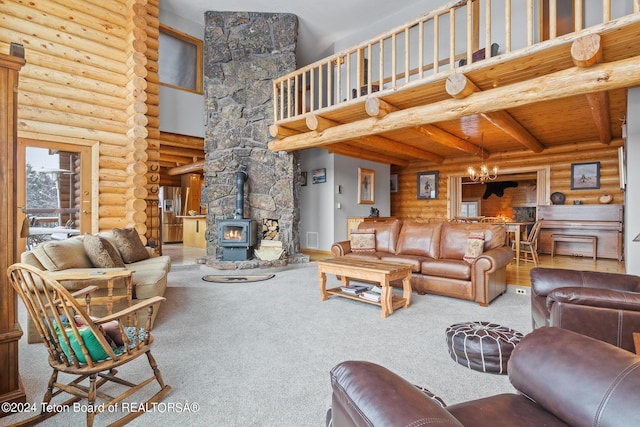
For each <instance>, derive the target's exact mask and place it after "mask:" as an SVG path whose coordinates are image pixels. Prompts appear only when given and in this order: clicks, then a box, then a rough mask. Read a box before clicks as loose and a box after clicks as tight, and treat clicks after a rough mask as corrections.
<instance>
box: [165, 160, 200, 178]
mask: <svg viewBox="0 0 640 427" xmlns="http://www.w3.org/2000/svg"><path fill="white" fill-rule="evenodd" d="M203 169H204V160H199V161H197V162H193V163H189V164H188V165H182V166H176V167H175V168H171V169H169V170H168V171H167V175H184V174H185V173H192V172H202V170H203Z"/></svg>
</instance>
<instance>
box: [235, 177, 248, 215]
mask: <svg viewBox="0 0 640 427" xmlns="http://www.w3.org/2000/svg"><path fill="white" fill-rule="evenodd" d="M246 180H247V173H246V172H245V171H244V170H241V171H240V172H236V210H235V212H234V213H233V218H234V219H242V218H244V182H245V181H246Z"/></svg>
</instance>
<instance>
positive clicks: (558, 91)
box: [269, 56, 640, 151]
mask: <svg viewBox="0 0 640 427" xmlns="http://www.w3.org/2000/svg"><path fill="white" fill-rule="evenodd" d="M638 84H640V67H638V58H637V57H636V56H633V57H629V58H625V59H620V60H617V61H611V62H606V63H603V64H597V65H594V66H592V67H589V68H586V69H585V68H579V67H573V68H569V69H566V70H560V71H556V72H554V73H551V74H546V75H543V76H539V77H535V78H532V79H529V80H526V81H523V82H520V83H514V84H510V85H507V86H498V87H496V88H493V89H490V90H486V91H482V92H475V93H473V94H472V95H470V96H468V97H466V98H464V99H449V100H443V101H440V102H436V103H432V104H425V105H419V106H416V107H411V108H405V109H402V110H400V111H396V112H394V113H389V114H388V115H386V116H385V117H382V118H380V119H378V118H374V117H372V118H368V119H362V120H358V121H355V122H351V123H345V124H342V125H340V126H336V127H333V128H330V129H327V130H325V131H323V132H307V133H303V134H299V135H294V136H290V137H287V138H285V139H282V140H273V141H271V142H269V149H270V150H272V151H295V150H303V149H305V148H312V147H322V146H324V145H327V144H333V143H336V142H342V141H347V140H350V139H354V138H359V137H362V136H366V135H375V134H378V133H384V132H391V131H395V130H400V129H407V128H411V127H415V126H419V125H424V124H432V123H437V122H444V121H450V120H456V119H459V118H461V117H466V116H471V115H473V114H482V113H490V112H495V111H500V110H506V109H509V108H516V107H523V106H525V105H530V104H534V103H538V102H545V101H550V100H555V99H560V98H568V97H571V96H576V95H586V94H588V93H595V92H602V91H607V90H609V91H610V90H614V89H622V88H626V87H633V86H637V85H638ZM514 94H517V95H518V96H514Z"/></svg>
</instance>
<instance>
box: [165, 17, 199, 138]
mask: <svg viewBox="0 0 640 427" xmlns="http://www.w3.org/2000/svg"><path fill="white" fill-rule="evenodd" d="M202 20H203V21H204V16H203V17H202ZM160 22H162V23H163V24H165V25H168V26H169V27H171V28H174V29H176V30H179V31H182V32H183V33H186V34H189V35H190V36H193V37H195V38H198V39H200V40H204V24H203V23H200V24H199V23H196V22H192V21H189V20H186V19H184V18H181V17H179V16H177V15H174V14H172V13H170V12H166V11H163V10H162V7H160ZM160 130H161V131H163V132H171V133H177V134H181V135H190V136H197V137H203V138H204V132H205V125H204V96H203V95H202V94H196V93H192V92H188V91H185V90H179V89H174V88H171V87H166V86H160Z"/></svg>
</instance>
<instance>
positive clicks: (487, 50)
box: [484, 0, 491, 58]
mask: <svg viewBox="0 0 640 427" xmlns="http://www.w3.org/2000/svg"><path fill="white" fill-rule="evenodd" d="M485 1H486V3H485V15H486V16H485V20H486V24H485V43H486V45H485V48H484V52H485V54H484V57H485V58H491V0H485Z"/></svg>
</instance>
